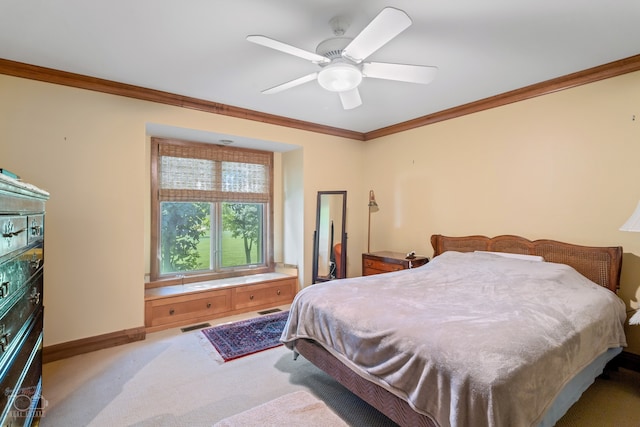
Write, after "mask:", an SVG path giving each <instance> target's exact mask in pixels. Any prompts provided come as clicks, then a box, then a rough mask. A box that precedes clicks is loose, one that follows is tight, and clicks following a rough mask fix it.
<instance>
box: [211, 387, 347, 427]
mask: <svg viewBox="0 0 640 427" xmlns="http://www.w3.org/2000/svg"><path fill="white" fill-rule="evenodd" d="M285 426H291V427H299V426H305V427H347V426H348V424H346V423H345V422H344V421H342V419H341V418H340V417H338V416H337V415H336V414H334V413H333V412H332V411H331V410H330V409H329V407H328V406H327V405H325V404H324V402H322V401H320V400H318V399H316V398H315V397H313V396H311V395H310V394H309V393H307V392H306V391H296V392H294V393H289V394H286V395H284V396H282V397H279V398H277V399H274V400H272V401H270V402H267V403H263V404H262V405H260V406H257V407H255V408H252V409H249V410H248V411H244V412H242V413H240V414H238V415H234V416H232V417H229V418H225V419H224V420H222V421H220V422H218V423H216V424H215V425H214V427H285Z"/></svg>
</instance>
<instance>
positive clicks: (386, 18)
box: [247, 7, 438, 110]
mask: <svg viewBox="0 0 640 427" xmlns="http://www.w3.org/2000/svg"><path fill="white" fill-rule="evenodd" d="M345 23H346V18H344V17H335V18H333V19H332V20H331V21H330V24H331V26H332V27H333V33H334V35H335V37H332V38H329V39H327V40H324V41H323V42H321V43H320V44H319V45H318V47H317V48H316V52H315V53H313V52H309V51H306V50H303V49H299V48H297V47H295V46H292V45H290V44H287V43H283V42H280V41H278V40H274V39H272V38H269V37H266V36H261V35H250V36H247V40H248V41H250V42H252V43H256V44H259V45H262V46H266V47H269V48H271V49H275V50H279V51H281V52H284V53H288V54H290V55H294V56H297V57H300V58H302V59H306V60H308V61H311V62H312V63H314V64H317V65H319V66H320V67H322V69H321V70H320V71H317V72H315V73H311V74H307V75H306V76H302V77H299V78H297V79H294V80H291V81H289V82H286V83H283V84H280V85H278V86H274V87H272V88H270V89H266V90H263V91H262V93H264V94H273V93H278V92H281V91H283V90H286V89H290V88H293V87H296V86H299V85H301V84H304V83H307V82H310V81H312V80H317V81H318V83H319V84H320V86H322V87H323V88H324V89H326V90H328V91H331V92H337V93H338V95H340V100H341V102H342V106H343V108H344V109H345V110H349V109H352V108H355V107H358V106H359V105H362V99H361V98H360V92H359V91H358V86H359V85H360V83H361V82H362V79H363V78H374V79H386V80H396V81H401V82H409V83H421V84H427V83H430V82H431V81H432V80H433V79H434V78H435V74H436V72H437V70H438V68H437V67H431V66H424V65H406V64H390V63H384V62H363V61H364V60H365V59H366V58H367V57H369V56H370V55H371V54H373V53H374V52H375V51H377V50H378V49H380V48H381V47H382V46H384V45H385V44H387V43H388V42H389V41H391V40H392V39H393V38H395V37H396V36H397V35H398V34H400V33H401V32H403V31H404V30H406V29H407V28H408V27H409V26H410V25H411V18H409V16H408V15H407V14H406V13H405V12H403V11H401V10H399V9H395V8H392V7H387V8H384V9H382V11H381V12H380V13H379V14H378V15H377V16H376V17H375V18H373V20H372V21H371V22H370V23H369V25H367V26H366V27H365V28H364V29H363V30H362V31H361V32H360V34H358V35H357V36H356V37H355V38H353V39H351V38H349V37H343V35H344V33H345V28H344V25H345Z"/></svg>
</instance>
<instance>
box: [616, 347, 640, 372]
mask: <svg viewBox="0 0 640 427" xmlns="http://www.w3.org/2000/svg"><path fill="white" fill-rule="evenodd" d="M611 363H612V365H613V367H617V368H625V369H629V370H631V371H636V372H640V355H639V354H635V353H629V352H628V351H623V352H622V353H620V354H619V355H618V356H616V357H615V358H614V359H613V360H612V361H611Z"/></svg>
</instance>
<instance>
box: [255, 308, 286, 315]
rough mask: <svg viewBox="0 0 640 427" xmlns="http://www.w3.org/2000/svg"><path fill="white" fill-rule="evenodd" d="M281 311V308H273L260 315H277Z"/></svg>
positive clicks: (260, 312) (261, 312)
mask: <svg viewBox="0 0 640 427" xmlns="http://www.w3.org/2000/svg"><path fill="white" fill-rule="evenodd" d="M279 311H282V310H280V309H279V308H272V309H271V310H265V311H259V312H258V314H262V315H264V314H271V313H277V312H279Z"/></svg>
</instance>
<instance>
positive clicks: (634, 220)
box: [620, 203, 640, 325]
mask: <svg viewBox="0 0 640 427" xmlns="http://www.w3.org/2000/svg"><path fill="white" fill-rule="evenodd" d="M620 231H636V232H640V203H638V206H637V207H636V210H635V211H633V213H632V214H631V216H630V217H629V219H628V220H627V221H626V222H625V223H624V224H622V227H620ZM636 300H637V301H633V300H631V301H630V302H629V305H630V306H631V308H632V309H633V310H635V313H634V315H633V316H631V318H630V319H629V324H630V325H640V288H638V290H637V291H636Z"/></svg>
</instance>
